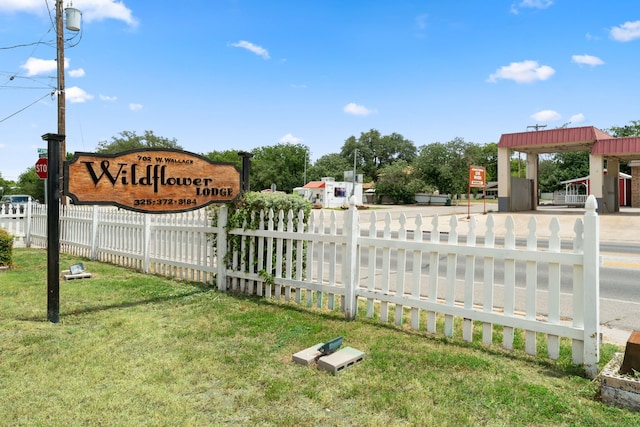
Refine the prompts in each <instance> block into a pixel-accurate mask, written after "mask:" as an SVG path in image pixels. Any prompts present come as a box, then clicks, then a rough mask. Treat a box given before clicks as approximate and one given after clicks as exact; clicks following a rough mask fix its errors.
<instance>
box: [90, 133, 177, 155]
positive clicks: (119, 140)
mask: <svg viewBox="0 0 640 427" xmlns="http://www.w3.org/2000/svg"><path fill="white" fill-rule="evenodd" d="M137 148H172V149H176V150H182V147H181V146H180V145H178V142H177V141H176V139H175V138H173V139H168V138H164V137H161V136H157V135H155V134H154V133H153V131H150V130H145V131H144V135H137V134H136V132H135V131H127V130H125V131H122V132H120V134H119V136H112V137H111V141H100V142H99V143H98V146H97V148H96V152H98V153H106V154H112V153H119V152H120V151H125V150H133V149H137Z"/></svg>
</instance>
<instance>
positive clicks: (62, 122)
mask: <svg viewBox="0 0 640 427" xmlns="http://www.w3.org/2000/svg"><path fill="white" fill-rule="evenodd" d="M62 12H63V9H62V0H56V52H57V57H56V61H57V62H58V135H62V138H63V139H62V140H61V141H60V165H59V168H60V169H59V170H60V183H59V188H60V189H62V188H64V185H63V183H64V179H65V177H64V176H63V175H64V161H65V159H66V158H67V141H66V137H65V135H66V134H67V132H66V105H65V101H66V100H65V93H64V25H63V19H62ZM61 200H63V204H66V203H65V202H64V201H65V200H66V197H62V198H61Z"/></svg>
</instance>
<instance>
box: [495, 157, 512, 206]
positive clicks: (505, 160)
mask: <svg viewBox="0 0 640 427" xmlns="http://www.w3.org/2000/svg"><path fill="white" fill-rule="evenodd" d="M510 210H511V150H510V149H509V148H505V147H498V212H509V211H510Z"/></svg>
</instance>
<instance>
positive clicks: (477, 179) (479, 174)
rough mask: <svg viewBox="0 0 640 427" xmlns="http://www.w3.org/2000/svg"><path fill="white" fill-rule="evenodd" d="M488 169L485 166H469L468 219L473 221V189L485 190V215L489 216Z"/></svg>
mask: <svg viewBox="0 0 640 427" xmlns="http://www.w3.org/2000/svg"><path fill="white" fill-rule="evenodd" d="M486 176H487V169H486V168H485V167H484V166H469V191H468V193H467V219H471V187H475V188H483V192H482V196H483V197H482V198H483V199H484V207H483V212H482V214H483V215H486V214H487V180H486Z"/></svg>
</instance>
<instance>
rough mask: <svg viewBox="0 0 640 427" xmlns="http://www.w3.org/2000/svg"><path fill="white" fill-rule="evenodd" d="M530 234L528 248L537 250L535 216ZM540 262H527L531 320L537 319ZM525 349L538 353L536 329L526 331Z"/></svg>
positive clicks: (530, 222)
mask: <svg viewBox="0 0 640 427" xmlns="http://www.w3.org/2000/svg"><path fill="white" fill-rule="evenodd" d="M528 228H529V234H528V236H527V249H528V250H530V251H535V250H536V249H537V246H538V240H537V238H536V231H537V230H536V228H537V222H536V218H535V217H533V216H532V217H531V218H530V219H529V227H528ZM537 266H538V264H537V263H536V261H535V260H528V261H527V263H526V273H525V274H526V280H525V281H526V284H525V286H526V303H525V304H526V308H525V312H526V314H525V317H526V318H527V319H530V320H535V319H536V314H537V310H536V300H537V298H538V295H537V290H538V289H537V286H538V269H537ZM524 339H525V351H526V352H527V354H531V355H535V354H536V331H531V330H527V331H526V333H525V338H524Z"/></svg>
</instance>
